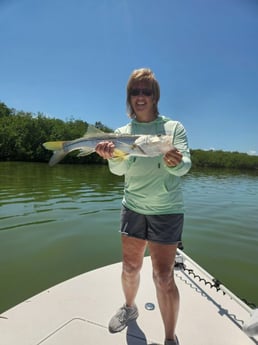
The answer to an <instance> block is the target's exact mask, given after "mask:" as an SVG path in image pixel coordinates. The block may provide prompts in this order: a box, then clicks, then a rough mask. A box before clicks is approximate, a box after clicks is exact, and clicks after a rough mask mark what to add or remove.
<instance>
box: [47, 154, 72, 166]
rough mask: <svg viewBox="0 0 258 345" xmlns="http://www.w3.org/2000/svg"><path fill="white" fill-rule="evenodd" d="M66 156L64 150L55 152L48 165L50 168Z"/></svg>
mask: <svg viewBox="0 0 258 345" xmlns="http://www.w3.org/2000/svg"><path fill="white" fill-rule="evenodd" d="M66 155H67V153H66V152H64V150H58V151H55V152H54V154H53V156H52V157H51V158H50V161H49V162H48V164H49V165H50V166H51V167H52V166H54V165H56V164H57V163H59V162H60V161H61V160H62V159H63V158H64V157H65V156H66Z"/></svg>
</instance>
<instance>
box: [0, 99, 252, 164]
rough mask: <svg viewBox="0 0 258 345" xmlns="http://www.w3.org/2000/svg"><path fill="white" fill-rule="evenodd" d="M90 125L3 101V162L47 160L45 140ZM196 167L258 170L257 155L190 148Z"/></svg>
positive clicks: (68, 136) (72, 159)
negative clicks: (19, 107)
mask: <svg viewBox="0 0 258 345" xmlns="http://www.w3.org/2000/svg"><path fill="white" fill-rule="evenodd" d="M87 127H88V124H87V123H86V122H84V121H81V120H74V119H71V120H69V121H66V122H65V121H62V120H59V119H54V118H48V117H46V116H45V115H43V114H42V113H38V114H37V115H35V114H32V113H26V112H23V111H18V112H17V111H16V110H15V109H9V108H8V107H7V106H6V105H5V104H4V103H1V102H0V161H6V160H12V161H34V162H47V161H48V160H49V158H50V156H51V155H52V152H50V151H47V150H45V149H44V148H43V146H42V144H43V143H44V142H46V141H55V140H73V139H77V138H80V137H82V136H83V135H84V134H85V133H86V131H87ZM95 127H97V128H99V129H101V130H102V131H104V132H112V131H113V130H112V129H111V128H109V127H107V126H105V125H104V124H102V123H101V122H100V121H97V122H95ZM191 156H192V162H193V168H195V167H197V168H206V167H210V168H227V169H253V170H254V169H255V170H258V156H249V155H247V154H245V153H239V152H224V151H212V150H210V151H203V150H191ZM65 162H66V163H67V162H69V163H101V164H103V163H104V162H105V161H104V160H103V159H102V158H101V157H99V156H98V155H97V154H92V155H89V156H86V157H81V158H78V157H77V153H76V152H74V153H71V154H70V155H68V156H67V157H65V159H64V160H63V163H65Z"/></svg>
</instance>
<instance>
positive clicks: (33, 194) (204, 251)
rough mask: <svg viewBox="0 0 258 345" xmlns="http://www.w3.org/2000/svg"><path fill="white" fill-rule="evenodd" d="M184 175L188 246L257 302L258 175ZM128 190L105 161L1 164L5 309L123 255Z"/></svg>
mask: <svg viewBox="0 0 258 345" xmlns="http://www.w3.org/2000/svg"><path fill="white" fill-rule="evenodd" d="M182 181H183V189H184V195H185V207H186V220H185V230H184V246H185V251H186V252H187V253H188V254H190V255H191V256H192V257H193V258H194V259H195V260H196V261H198V262H199V263H200V264H201V265H202V266H204V267H205V268H206V269H207V270H209V272H210V273H211V274H212V275H214V276H216V277H217V278H219V279H220V280H221V281H223V282H224V284H225V285H226V286H228V287H229V288H230V289H232V290H233V291H234V292H235V293H236V294H238V295H240V296H241V297H246V298H247V299H248V300H250V301H253V302H255V303H256V304H258V296H257V291H258V278H257V269H258V263H257V245H258V233H257V215H258V206H257V205H258V177H257V174H250V173H248V174H247V173H246V174H245V173H241V174H240V173H236V172H234V173H232V172H225V171H224V170H223V171H214V170H212V171H208V170H205V171H202V172H200V171H198V172H197V171H196V172H195V171H192V172H191V173H189V174H188V175H187V176H185V177H184V178H183V179H182ZM122 193H123V179H122V178H121V177H117V176H114V175H112V174H110V173H109V171H108V168H107V167H106V166H101V165H98V166H94V165H62V164H59V165H57V166H55V167H53V168H50V167H49V166H48V165H47V164H34V163H13V162H12V163H8V162H2V163H0V220H1V223H0V276H1V284H0V295H1V296H2V297H3V298H1V300H0V312H1V311H3V310H5V309H7V308H9V307H10V306H12V305H14V304H16V303H18V302H20V301H22V300H23V299H25V298H28V297H29V296H31V295H32V294H35V293H37V292H39V291H41V290H43V289H46V288H48V287H49V286H51V285H53V284H56V283H58V282H60V281H63V280H64V279H67V278H69V277H72V276H74V275H76V274H80V273H83V272H85V271H88V270H90V269H93V268H96V267H99V266H102V265H106V264H110V263H113V262H117V261H120V258H121V254H120V242H119V241H120V238H119V235H118V232H117V230H118V227H119V212H120V205H121V198H122Z"/></svg>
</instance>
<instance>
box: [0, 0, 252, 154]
mask: <svg viewBox="0 0 258 345" xmlns="http://www.w3.org/2000/svg"><path fill="white" fill-rule="evenodd" d="M0 42H1V52H0V101H1V102H4V103H5V104H6V105H7V106H8V107H10V108H15V109H16V110H23V111H27V112H32V113H35V114H37V113H38V112H41V113H43V114H45V115H47V116H49V117H55V118H61V119H64V120H69V119H71V118H74V119H81V120H84V121H87V122H88V123H91V124H94V123H95V122H96V121H101V122H102V123H103V124H105V125H107V126H108V127H111V128H114V129H115V128H117V127H119V126H122V125H124V124H125V123H127V122H128V118H127V115H126V107H125V87H126V83H127V80H128V77H129V75H130V73H131V72H132V70H134V69H136V68H140V67H149V68H151V69H152V70H153V71H154V73H155V75H156V77H157V79H158V80H159V83H160V87H161V99H160V103H159V110H160V113H161V114H164V115H167V116H169V117H171V118H173V119H176V120H179V121H181V122H182V123H183V124H184V126H185V127H186V130H187V133H188V139H189V145H190V147H191V148H193V149H197V148H201V149H211V148H212V149H222V150H229V151H239V152H248V153H251V152H252V153H256V154H258V1H256V0H184V1H182V0H159V1H155V0H44V1H42V0H0Z"/></svg>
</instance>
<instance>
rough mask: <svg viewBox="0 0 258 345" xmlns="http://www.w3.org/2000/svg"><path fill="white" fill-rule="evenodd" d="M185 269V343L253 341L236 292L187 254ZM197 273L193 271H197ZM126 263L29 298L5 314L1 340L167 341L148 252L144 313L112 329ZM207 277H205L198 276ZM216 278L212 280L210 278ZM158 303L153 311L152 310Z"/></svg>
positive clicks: (243, 344)
mask: <svg viewBox="0 0 258 345" xmlns="http://www.w3.org/2000/svg"><path fill="white" fill-rule="evenodd" d="M184 257H185V261H184V264H185V266H186V268H187V269H186V270H176V271H175V275H176V282H177V285H178V288H179V291H180V296H181V306H180V315H179V320H178V327H177V335H178V338H179V340H180V345H253V344H258V341H257V340H258V338H257V337H252V338H251V337H248V336H247V335H246V334H245V333H244V332H243V331H242V326H243V324H244V322H245V321H246V320H248V319H249V318H250V312H251V310H250V308H249V307H247V306H244V305H243V303H242V302H241V301H240V300H238V299H237V298H236V297H235V296H234V295H232V294H231V293H229V294H228V293H226V294H223V293H222V291H219V292H218V291H217V290H216V288H214V287H213V288H211V287H210V284H209V283H207V282H208V281H211V280H210V279H211V277H210V276H209V275H208V273H207V272H205V271H204V270H202V269H201V268H200V267H199V266H198V265H197V264H195V263H194V262H193V261H192V260H191V259H190V258H188V257H187V256H185V255H184ZM191 270H193V272H194V274H193V273H192V271H191ZM120 274H121V263H117V264H114V265H110V266H106V267H102V268H100V269H97V270H94V271H91V272H88V273H85V274H82V275H79V276H77V277H75V278H72V279H70V280H68V281H65V282H63V283H61V284H59V285H56V286H54V287H52V288H50V289H48V290H46V291H43V292H42V293H40V294H38V295H36V296H34V297H32V298H30V299H28V300H26V301H25V302H23V303H21V304H19V305H17V306H15V307H14V308H12V309H10V310H8V311H6V312H4V313H3V314H1V315H0V339H1V345H100V344H105V345H147V344H152V345H154V344H163V342H164V333H163V325H162V321H161V317H160V313H159V309H158V305H157V300H156V296H155V288H154V284H153V281H152V272H151V262H150V258H149V257H146V258H145V260H144V266H143V269H142V275H141V285H140V289H139V292H138V295H137V300H136V302H137V305H138V308H139V312H140V316H139V318H138V319H137V320H136V321H132V322H131V323H130V324H129V326H128V328H127V329H125V330H124V331H122V332H121V333H117V334H110V333H109V332H108V329H107V325H108V322H109V320H110V317H111V316H112V315H113V314H114V312H116V310H117V309H118V308H119V307H120V306H121V305H122V304H123V301H124V300H123V295H122V289H121V285H120ZM196 276H199V277H201V278H204V280H201V281H200V279H199V278H198V277H196ZM211 283H212V282H211ZM146 303H153V304H154V305H155V308H154V310H147V309H146V308H145V304H146Z"/></svg>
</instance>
